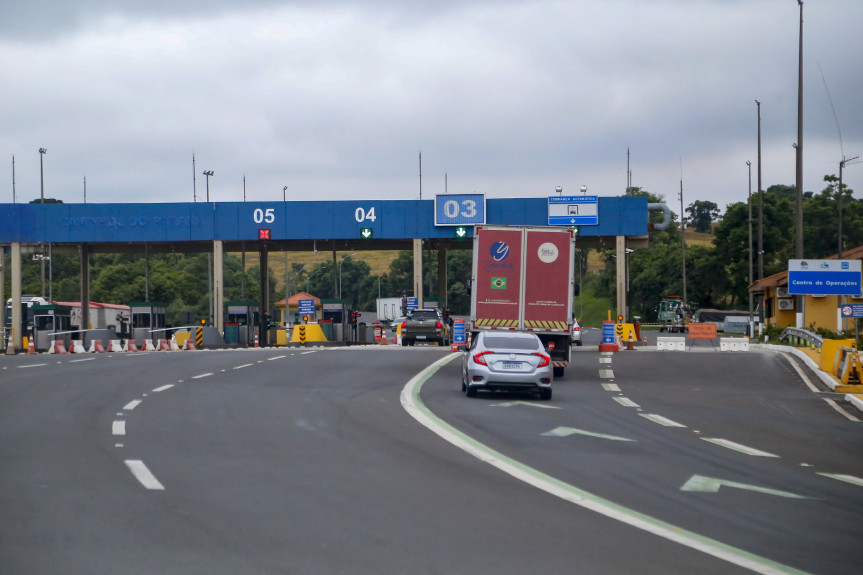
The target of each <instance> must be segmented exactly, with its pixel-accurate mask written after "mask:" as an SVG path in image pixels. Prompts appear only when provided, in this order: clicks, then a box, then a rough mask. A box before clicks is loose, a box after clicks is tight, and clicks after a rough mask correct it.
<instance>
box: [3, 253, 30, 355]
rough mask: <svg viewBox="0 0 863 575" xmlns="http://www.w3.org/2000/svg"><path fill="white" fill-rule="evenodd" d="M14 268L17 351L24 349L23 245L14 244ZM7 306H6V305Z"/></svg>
mask: <svg viewBox="0 0 863 575" xmlns="http://www.w3.org/2000/svg"><path fill="white" fill-rule="evenodd" d="M9 266H10V267H11V268H12V345H13V346H14V347H15V351H18V350H19V349H23V348H24V345H23V342H22V341H21V338H23V337H24V335H26V334H23V333H21V321H22V320H23V318H22V317H21V243H20V242H12V258H11V261H10V262H9ZM4 305H5V304H4Z"/></svg>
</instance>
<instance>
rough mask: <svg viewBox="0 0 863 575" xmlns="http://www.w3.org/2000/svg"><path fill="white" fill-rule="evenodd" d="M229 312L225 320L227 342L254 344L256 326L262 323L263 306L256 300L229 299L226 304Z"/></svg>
mask: <svg viewBox="0 0 863 575" xmlns="http://www.w3.org/2000/svg"><path fill="white" fill-rule="evenodd" d="M225 305H226V306H227V308H228V314H227V317H226V320H225V343H226V344H228V345H232V344H239V345H242V346H246V345H254V342H255V328H256V327H257V326H258V324H259V323H260V319H261V306H260V304H259V303H258V302H254V301H240V300H237V301H229V302H226V304H225Z"/></svg>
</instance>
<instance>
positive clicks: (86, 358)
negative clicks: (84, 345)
mask: <svg viewBox="0 0 863 575" xmlns="http://www.w3.org/2000/svg"><path fill="white" fill-rule="evenodd" d="M94 359H96V358H95V357H85V358H83V359H70V360H69V363H80V362H82V361H93V360H94Z"/></svg>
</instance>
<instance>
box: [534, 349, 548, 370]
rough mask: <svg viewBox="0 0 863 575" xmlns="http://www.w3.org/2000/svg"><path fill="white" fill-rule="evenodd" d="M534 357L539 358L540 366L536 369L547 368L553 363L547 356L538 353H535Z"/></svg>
mask: <svg viewBox="0 0 863 575" xmlns="http://www.w3.org/2000/svg"><path fill="white" fill-rule="evenodd" d="M533 355H536V356H538V357H539V365H537V366H536V367H545V366H547V365H548V364H549V363H550V362H551V358H550V357H548V356H547V355H545V354H542V353H539V352H538V351H535V352H533Z"/></svg>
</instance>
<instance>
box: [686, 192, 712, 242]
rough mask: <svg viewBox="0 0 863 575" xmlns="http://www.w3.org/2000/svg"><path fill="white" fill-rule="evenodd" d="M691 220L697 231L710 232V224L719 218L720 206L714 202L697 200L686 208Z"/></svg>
mask: <svg viewBox="0 0 863 575" xmlns="http://www.w3.org/2000/svg"><path fill="white" fill-rule="evenodd" d="M686 213H687V214H689V221H690V222H691V223H692V225H693V226H695V231H696V232H700V233H702V234H706V233H709V232H710V225H711V224H712V223H713V222H714V221H716V220H717V219H719V206H717V205H716V204H715V203H713V202H708V201H705V200H696V201H694V202H692V203H691V204H689V207H688V208H686Z"/></svg>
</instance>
